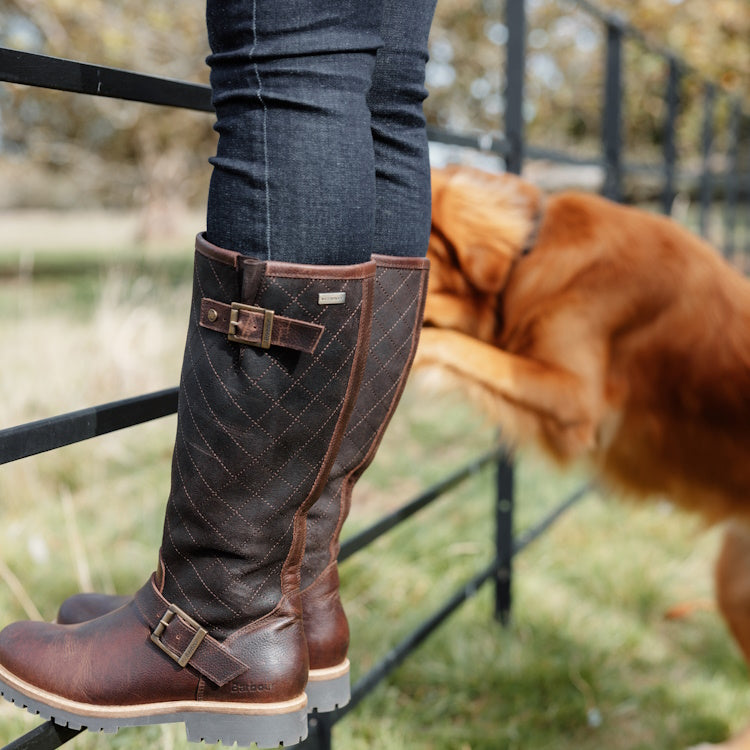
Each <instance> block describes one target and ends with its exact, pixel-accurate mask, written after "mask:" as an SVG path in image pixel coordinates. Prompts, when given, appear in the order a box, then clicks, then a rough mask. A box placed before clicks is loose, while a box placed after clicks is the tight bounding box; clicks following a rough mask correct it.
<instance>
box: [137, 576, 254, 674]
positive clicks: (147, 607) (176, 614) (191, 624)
mask: <svg viewBox="0 0 750 750" xmlns="http://www.w3.org/2000/svg"><path fill="white" fill-rule="evenodd" d="M135 605H136V607H138V610H139V612H140V613H141V615H142V616H143V617H144V619H145V620H146V622H147V623H148V626H149V628H150V629H151V641H152V642H153V643H154V644H156V645H157V646H158V647H159V648H160V649H161V650H162V651H164V653H165V654H167V656H169V657H170V658H171V659H173V660H174V661H175V662H177V663H178V664H179V665H180V666H181V667H183V668H184V667H186V666H190V667H192V668H193V669H195V670H196V671H198V672H200V674H202V675H203V676H204V677H207V678H208V679H209V680H211V682H213V683H214V684H215V685H218V686H219V687H221V686H222V685H226V683H228V682H229V681H230V680H233V679H234V678H235V677H239V675H241V674H242V673H243V672H246V671H247V670H248V669H249V666H248V665H247V664H245V663H244V662H243V661H241V660H240V659H238V658H237V657H236V656H233V655H232V654H231V653H230V652H229V650H228V649H227V648H226V647H225V646H223V645H222V644H221V643H219V641H217V640H216V639H215V638H212V637H211V636H210V635H209V634H208V633H207V631H206V630H205V628H203V627H201V625H200V624H199V623H197V622H196V621H195V620H194V619H193V618H192V617H190V616H189V615H188V614H187V613H185V612H183V611H182V610H181V609H180V608H179V607H177V606H175V605H174V604H170V603H169V602H168V601H167V600H166V599H165V598H164V597H163V596H162V595H161V594H160V593H159V592H158V590H157V589H156V586H155V584H154V579H153V576H152V577H151V579H150V580H149V581H148V583H147V584H146V585H145V586H143V587H142V588H141V589H140V590H139V591H138V592H137V593H136V595H135Z"/></svg>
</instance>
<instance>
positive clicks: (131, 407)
mask: <svg viewBox="0 0 750 750" xmlns="http://www.w3.org/2000/svg"><path fill="white" fill-rule="evenodd" d="M176 411H177V388H168V389H166V390H163V391H157V392H156V393H150V394H147V395H144V396H134V397H133V398H127V399H123V400H122V401H113V402H112V403H109V404H102V405H100V406H92V407H90V408H88V409H81V410H79V411H73V412H70V413H68V414H61V415H60V416H57V417H49V418H48V419H40V420H38V421H36V422H29V423H27V424H23V425H19V426H18V427H8V428H7V429H4V430H0V464H6V463H9V462H11V461H17V460H18V459H20V458H27V457H28V456H34V455H36V454H37V453H44V452H45V451H51V450H54V449H55V448H62V447H63V446H65V445H72V444H74V443H80V442H81V441H83V440H88V439H89V438H92V437H97V436H98V435H106V434H107V433H108V432H115V431H116V430H122V429H124V428H126V427H133V426H135V425H138V424H143V423H144V422H148V421H150V420H152V419H158V418H159V417H166V416H167V415H169V414H174V413H175V412H176Z"/></svg>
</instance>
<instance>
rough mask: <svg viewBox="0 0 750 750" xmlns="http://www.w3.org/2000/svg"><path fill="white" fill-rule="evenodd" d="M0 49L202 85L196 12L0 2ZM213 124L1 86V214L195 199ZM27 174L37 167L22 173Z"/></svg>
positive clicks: (192, 6)
mask: <svg viewBox="0 0 750 750" xmlns="http://www.w3.org/2000/svg"><path fill="white" fill-rule="evenodd" d="M0 44H2V45H3V46H7V47H12V48H15V49H22V50H27V51H30V52H38V53H42V54H47V55H53V56H59V57H64V58H69V59H74V60H80V61H83V62H90V63H97V64H101V65H106V66H110V67H116V68H127V69H130V70H136V71H138V72H142V73H148V74H154V75H162V76H166V77H169V78H177V79H183V80H189V81H195V82H199V83H208V68H207V66H206V65H205V62H204V60H205V56H206V55H207V54H208V42H207V39H206V29H205V19H204V6H203V4H202V3H201V2H199V1H198V0H190V1H189V2H182V3H180V4H179V7H176V6H170V5H167V4H164V3H159V2H154V1H153V0H130V1H129V2H127V3H113V2H105V0H0ZM211 126H212V118H211V117H210V116H209V115H206V114H200V113H192V112H188V111H187V110H182V109H172V108H162V107H154V106H153V105H147V104H139V103H134V102H122V101H117V100H113V99H106V98H103V97H95V96H78V95H71V94H68V93H61V92H52V91H46V90H43V89H36V88H29V87H24V86H14V85H6V86H0V136H1V137H2V140H1V141H0V143H2V146H3V149H2V154H0V159H2V161H0V166H1V167H2V168H3V170H4V171H6V173H8V174H9V175H10V178H11V179H4V180H3V184H4V187H0V206H3V205H4V206H14V205H15V206H19V205H20V206H34V205H40V204H41V205H53V206H56V207H60V208H70V207H74V206H80V205H102V206H118V207H119V206H134V205H135V206H145V205H148V206H149V208H150V210H151V211H152V212H153V215H154V216H155V217H158V216H159V215H167V214H168V213H169V209H170V207H171V206H172V205H173V204H174V203H175V202H197V201H199V200H203V199H205V191H206V184H207V178H208V173H209V170H208V168H207V164H206V160H207V159H208V157H209V156H210V155H211V154H212V153H213V151H214V148H215V146H214V142H215V141H214V135H213V132H212V129H211ZM30 165H33V166H34V167H36V168H37V169H35V170H29V167H30Z"/></svg>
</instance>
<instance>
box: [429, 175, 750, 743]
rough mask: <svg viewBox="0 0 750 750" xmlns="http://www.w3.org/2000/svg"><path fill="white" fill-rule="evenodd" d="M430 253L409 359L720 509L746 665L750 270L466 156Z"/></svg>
mask: <svg viewBox="0 0 750 750" xmlns="http://www.w3.org/2000/svg"><path fill="white" fill-rule="evenodd" d="M428 257H429V258H430V259H431V263H432V265H431V274H430V286H429V290H428V296H427V303H426V308H425V328H424V330H423V332H422V339H421V344H420V352H419V354H418V358H417V365H418V366H422V367H424V366H426V365H429V366H437V367H439V368H440V369H441V370H442V371H447V372H448V373H449V374H450V375H451V376H452V377H454V378H458V380H459V381H460V383H461V384H462V385H464V386H466V387H467V388H468V389H469V390H470V391H471V392H473V393H474V394H479V395H480V396H481V397H483V398H484V403H485V404H489V405H490V409H491V413H492V414H493V415H494V417H495V418H496V419H497V421H498V423H499V424H500V425H501V427H502V430H503V433H504V434H505V435H506V436H510V437H511V439H512V440H513V441H515V442H519V443H522V442H523V441H533V442H534V443H536V444H538V445H540V446H541V447H542V448H543V449H544V450H545V451H546V452H547V453H548V454H550V455H551V456H552V457H554V458H555V459H556V460H558V461H559V462H561V463H563V464H564V463H566V462H570V461H573V460H575V459H580V458H586V459H588V460H589V461H590V462H591V465H592V466H593V468H594V470H595V472H596V473H597V474H598V475H599V477H600V478H601V480H602V481H603V482H604V483H606V484H609V485H610V486H614V487H616V488H618V489H621V490H624V491H625V492H627V493H629V494H630V495H635V496H642V497H647V496H660V497H665V496H666V497H668V498H670V499H671V500H672V501H673V502H674V503H675V504H676V505H679V506H681V507H683V508H686V509H688V510H692V511H697V512H698V513H700V514H702V515H703V516H704V517H705V518H706V519H707V520H708V521H709V522H712V523H713V522H717V521H724V520H726V521H729V523H728V524H727V531H726V534H725V537H724V541H723V547H722V550H721V553H720V556H719V560H718V563H717V566H716V593H717V600H718V604H719V608H720V610H721V612H722V614H723V615H724V617H725V619H726V621H727V623H728V625H729V628H730V630H731V632H732V633H733V635H734V637H735V638H736V640H737V642H738V644H739V646H740V648H741V650H742V652H743V654H744V656H745V658H746V660H747V661H748V662H750V281H748V280H747V279H745V278H744V277H743V276H742V275H741V274H740V273H738V272H737V271H735V270H734V269H733V268H732V267H730V266H729V265H728V264H727V263H726V262H725V261H724V260H723V259H722V258H721V257H720V256H719V254H718V253H717V252H716V250H714V249H713V248H712V247H710V246H709V245H708V244H707V243H705V242H704V241H703V240H701V239H699V238H698V237H696V236H694V235H693V234H691V233H690V232H689V231H687V230H686V229H684V228H682V227H681V226H679V225H678V224H676V223H675V222H674V221H672V220H670V219H668V218H665V217H663V216H658V215H654V214H651V213H648V212H646V211H643V210H639V209H636V208H632V207H627V206H623V205H619V204H616V203H613V202H610V201H608V200H606V199H604V198H601V197H598V196H596V195H591V194H586V193H581V192H572V191H571V192H562V193H559V194H555V195H552V196H547V197H545V196H543V195H542V192H541V191H540V190H538V189H537V188H536V187H534V186H533V185H531V184H529V183H528V182H525V181H524V180H522V179H520V178H518V177H515V176H513V175H508V174H505V175H498V174H489V173H485V172H482V171H479V170H476V169H471V168H466V167H454V168H448V169H445V170H434V171H433V230H432V237H431V240H430V249H429V255H428ZM715 747H722V748H726V749H728V748H732V750H750V730H748V731H747V732H746V733H745V734H743V735H741V736H739V737H737V738H735V739H734V740H732V741H730V742H728V743H725V744H723V745H719V746H715Z"/></svg>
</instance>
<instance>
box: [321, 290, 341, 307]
mask: <svg viewBox="0 0 750 750" xmlns="http://www.w3.org/2000/svg"><path fill="white" fill-rule="evenodd" d="M344 302H346V292H320V294H318V304H319V305H343V304H344Z"/></svg>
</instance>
